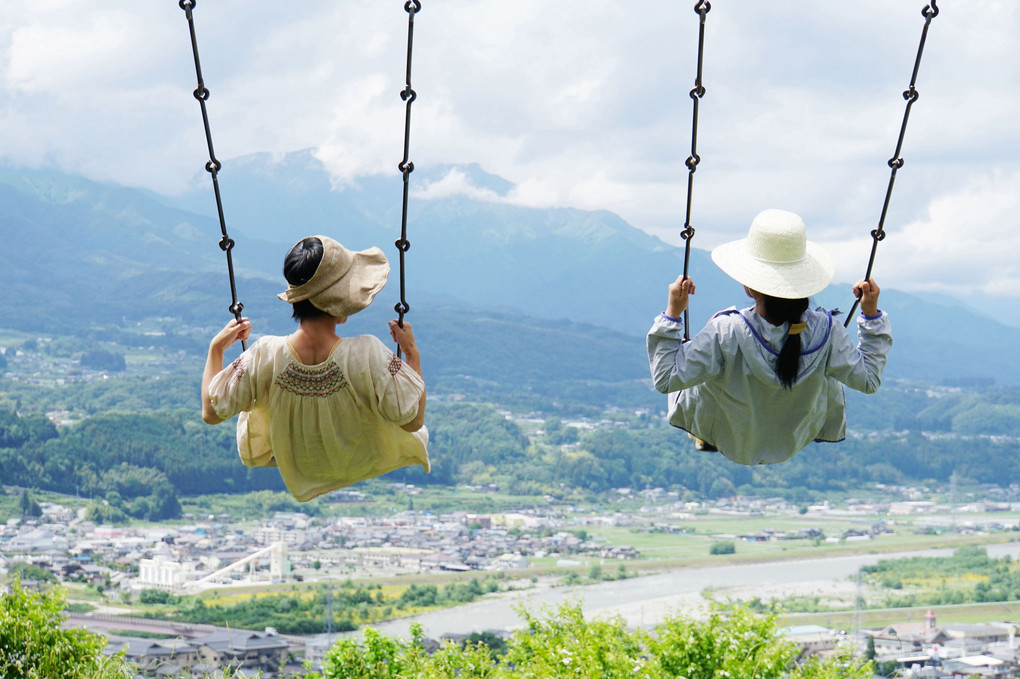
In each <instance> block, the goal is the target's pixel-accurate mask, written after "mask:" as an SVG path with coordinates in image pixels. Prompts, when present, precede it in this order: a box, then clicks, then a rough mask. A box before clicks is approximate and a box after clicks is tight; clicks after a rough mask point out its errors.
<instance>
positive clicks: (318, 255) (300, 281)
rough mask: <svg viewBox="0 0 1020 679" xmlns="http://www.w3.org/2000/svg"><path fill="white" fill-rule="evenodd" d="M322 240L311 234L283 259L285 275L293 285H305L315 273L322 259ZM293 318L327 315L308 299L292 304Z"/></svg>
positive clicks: (302, 318)
mask: <svg viewBox="0 0 1020 679" xmlns="http://www.w3.org/2000/svg"><path fill="white" fill-rule="evenodd" d="M322 254H323V248H322V240H320V239H318V238H316V237H315V236H309V237H308V238H305V239H303V240H301V241H298V243H297V245H295V246H294V247H293V248H291V250H290V252H288V253H287V257H286V258H285V259H284V260H283V277H284V278H286V279H287V282H288V283H290V284H291V285H304V284H305V283H307V282H308V281H310V280H311V279H312V276H314V275H315V270H316V269H318V268H319V262H321V261H322ZM292 307H293V308H292V310H291V318H293V319H294V320H296V321H301V320H304V319H307V318H318V317H320V316H325V315H326V312H325V311H323V310H322V309H319V308H318V307H316V306H315V305H313V304H312V303H311V302H309V301H308V300H307V299H303V300H301V301H300V302H294V303H293V304H292Z"/></svg>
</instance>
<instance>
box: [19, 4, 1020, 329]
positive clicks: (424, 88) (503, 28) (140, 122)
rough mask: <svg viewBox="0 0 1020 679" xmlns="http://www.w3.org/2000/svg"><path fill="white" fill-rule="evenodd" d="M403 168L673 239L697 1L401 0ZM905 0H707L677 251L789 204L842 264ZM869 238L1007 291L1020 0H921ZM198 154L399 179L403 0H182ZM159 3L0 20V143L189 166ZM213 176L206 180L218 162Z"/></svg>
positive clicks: (150, 179)
mask: <svg viewBox="0 0 1020 679" xmlns="http://www.w3.org/2000/svg"><path fill="white" fill-rule="evenodd" d="M421 2H422V9H421V11H420V12H419V13H418V14H417V16H416V19H415V33H414V60H413V71H412V84H413V86H414V88H415V90H416V91H417V94H418V98H417V101H416V102H415V103H414V106H413V113H412V115H413V123H412V134H411V154H410V157H411V160H412V161H414V163H415V165H416V166H417V167H418V168H422V167H427V166H430V165H435V166H439V165H445V164H450V163H477V164H478V165H480V166H481V167H482V168H483V169H484V170H485V171H487V172H490V173H492V174H495V175H498V176H500V177H503V178H505V179H507V180H509V181H510V182H512V183H513V184H514V185H515V189H514V190H513V191H511V192H510V193H509V194H508V195H507V196H496V195H494V194H491V193H487V192H485V191H482V190H480V189H478V188H477V187H473V186H470V185H469V184H468V183H467V181H466V180H465V179H464V176H463V175H461V174H453V175H451V176H448V177H447V178H446V179H445V180H443V181H442V182H441V183H438V184H436V185H434V186H422V185H420V184H419V185H415V184H414V179H413V177H414V175H412V186H413V187H414V190H415V191H416V192H417V194H418V195H420V196H421V197H424V198H429V197H441V196H444V195H450V194H455V193H466V194H469V195H475V196H478V197H481V198H483V199H487V200H498V201H506V202H510V203H513V204H517V205H523V206H533V207H554V206H569V207H576V208H581V209H592V210H594V209H604V210H610V211H612V212H615V213H617V214H619V215H620V216H622V217H623V218H624V219H626V220H627V221H628V222H629V223H630V224H632V225H633V226H635V227H637V228H640V229H643V230H644V231H647V232H648V233H650V234H653V235H655V236H657V237H659V238H661V239H662V240H664V241H665V242H667V243H670V244H677V245H678V244H680V243H681V240H680V237H679V233H680V230H681V229H682V227H683V222H684V211H685V205H686V191H687V169H686V167H685V166H684V160H685V159H686V158H687V156H688V155H689V153H690V145H691V139H690V136H691V114H692V106H691V99H690V97H689V95H688V92H689V90H690V89H691V87H692V86H693V84H694V76H695V67H696V56H697V31H698V17H697V14H696V13H695V12H694V4H695V3H694V2H693V0H691V1H689V2H683V3H677V2H651V1H649V0H584V1H583V2H582V1H581V0H515V2H512V3H510V2H493V1H488V2H485V1H482V0H421ZM925 6H926V3H925V2H921V1H914V0H855V2H810V1H809V0H775V1H773V2H761V0H716V1H715V2H713V3H712V9H711V11H710V12H709V13H708V16H707V22H706V48H705V61H704V85H705V87H706V94H705V97H704V99H703V101H702V104H701V114H700V122H699V135H698V151H699V154H700V156H701V164H700V165H699V167H698V171H697V173H696V174H695V182H694V194H693V215H692V224H693V225H694V227H695V228H696V230H697V232H696V235H695V239H694V241H693V245H694V246H695V247H699V248H704V249H711V248H712V247H714V246H716V245H718V244H720V243H722V242H725V241H728V240H733V239H736V238H740V237H742V236H743V235H745V234H746V232H747V227H748V225H749V224H750V221H751V219H752V218H753V217H754V215H755V214H756V213H757V212H759V211H760V210H763V209H766V208H782V209H787V210H791V211H793V212H796V213H798V214H800V215H801V216H803V217H804V219H805V221H806V223H807V225H808V234H809V238H811V239H812V240H816V241H819V242H821V243H822V244H824V245H825V246H826V247H828V248H829V250H830V251H831V252H832V253H833V255H834V257H835V259H836V262H837V275H836V280H837V281H852V280H856V279H857V278H860V277H861V275H862V274H863V273H864V269H865V267H866V265H867V258H868V253H869V251H870V247H871V236H870V231H871V229H873V228H874V227H875V226H876V225H877V223H878V219H879V215H880V213H881V207H882V201H883V197H884V195H885V191H886V187H887V185H888V182H889V174H890V171H889V167H888V165H887V164H886V163H887V161H888V160H889V159H890V158H891V157H892V155H893V151H894V149H895V145H896V138H897V135H898V132H899V128H900V123H901V121H902V118H903V111H904V100H903V97H902V93H903V91H904V90H905V89H906V87H907V85H908V84H909V82H910V74H911V70H912V68H913V63H914V56H915V54H916V51H917V46H918V41H919V38H920V35H921V28H922V26H923V23H924V20H923V18H922V15H921V10H922V9H923V8H924V7H925ZM938 7H939V10H940V13H939V15H938V16H937V17H936V18H935V19H934V20H933V21H932V23H931V27H930V29H929V35H928V40H927V43H926V46H925V52H924V57H923V61H922V64H921V68H920V72H919V75H918V78H917V90H918V92H919V93H920V98H919V100H918V101H917V103H915V104H914V106H913V108H912V110H911V114H910V121H909V126H908V129H907V134H906V139H905V142H904V147H903V151H902V157H903V158H904V160H905V164H904V166H903V168H902V169H900V170H899V172H898V174H897V177H896V183H895V187H894V191H893V196H892V201H891V206H890V210H889V214H888V217H887V218H886V223H885V229H886V231H887V233H888V237H887V238H886V239H885V240H884V241H883V242H882V243H881V244H880V245H879V251H878V258H877V260H876V264H875V273H874V276H875V278H876V279H877V280H878V281H879V283H880V284H881V285H882V286H883V287H891V288H897V289H900V290H906V291H911V292H926V293H934V294H936V295H938V294H949V295H952V296H955V297H959V298H962V299H966V300H968V301H971V302H972V303H976V304H978V306H983V307H984V308H986V309H993V310H994V309H995V308H1001V305H1002V304H1004V303H1010V302H1013V301H1017V298H1018V297H1020V228H1018V227H1020V217H1018V215H1020V161H1018V158H1020V87H1018V85H1020V41H1018V38H1020V3H1017V2H1015V0H969V1H968V2H966V3H964V2H961V1H960V0H953V1H949V0H942V1H941V2H939V3H938ZM194 17H195V23H196V30H197V34H198V38H199V44H200V51H201V58H202V67H203V75H204V78H205V82H206V85H207V86H208V87H209V89H210V90H211V93H212V96H211V97H210V99H209V102H208V106H209V112H210V118H211V125H212V130H213V135H214V139H215V146H216V154H217V156H218V157H219V158H220V159H221V160H222V161H223V162H224V167H225V169H224V173H227V172H229V160H230V159H231V158H236V157H240V156H244V155H248V154H251V153H257V152H272V153H286V152H291V151H297V150H303V149H309V148H312V149H315V150H316V154H317V156H318V157H319V158H320V159H321V160H322V161H323V162H324V163H325V164H326V166H327V167H328V168H329V170H330V172H331V173H332V174H333V177H334V180H335V182H336V184H337V186H338V187H341V186H343V185H345V184H347V183H350V182H357V180H358V178H359V177H362V176H364V175H368V174H378V173H392V172H396V163H397V162H398V161H399V160H400V158H401V154H402V144H403V115H404V104H403V102H402V101H401V100H400V97H399V93H400V90H401V89H402V88H403V82H404V68H405V50H406V40H407V14H406V12H405V11H404V9H403V3H402V1H398V0H345V1H343V2H337V1H336V0H301V1H300V2H292V3H270V2H251V1H250V0H246V1H242V0H198V2H197V5H196V7H195V10H194ZM195 85H196V74H195V69H194V62H193V60H192V54H191V46H190V40H189V36H188V26H187V21H186V17H185V13H184V12H183V11H182V10H181V9H180V8H179V6H178V3H177V0H104V1H103V2H98V3H97V2H85V1H83V0H32V1H31V2H13V1H11V2H7V3H5V7H4V11H3V12H2V13H0V161H3V162H7V163H12V164H15V165H20V166H32V167H36V166H47V167H56V168H59V169H62V170H65V171H71V172H78V173H81V174H84V175H86V176H88V177H91V178H94V179H97V180H102V181H112V182H117V183H121V184H127V185H132V186H141V187H146V188H151V189H153V190H156V191H159V192H161V193H164V194H173V193H177V192H181V191H183V190H185V189H186V188H187V187H189V186H191V185H193V183H194V182H195V181H199V180H201V181H206V182H207V181H208V180H207V179H206V178H205V175H204V173H203V172H202V171H201V170H202V166H203V165H204V163H205V160H206V159H207V158H208V152H207V150H206V148H205V139H204V133H203V131H202V125H201V114H200V109H199V106H198V104H197V103H196V101H195V99H194V98H193V97H192V94H191V92H192V90H193V89H194V88H195ZM227 176H228V175H227V174H224V175H221V177H223V178H224V179H225V178H226V177H227Z"/></svg>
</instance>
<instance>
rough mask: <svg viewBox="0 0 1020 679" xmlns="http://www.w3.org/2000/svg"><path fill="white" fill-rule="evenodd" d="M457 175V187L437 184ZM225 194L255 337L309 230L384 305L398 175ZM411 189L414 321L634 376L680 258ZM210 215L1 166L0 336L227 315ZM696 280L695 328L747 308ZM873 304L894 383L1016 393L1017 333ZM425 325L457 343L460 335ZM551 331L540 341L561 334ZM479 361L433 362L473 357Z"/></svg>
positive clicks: (393, 292) (463, 180)
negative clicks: (606, 342)
mask: <svg viewBox="0 0 1020 679" xmlns="http://www.w3.org/2000/svg"><path fill="white" fill-rule="evenodd" d="M451 172H453V173H456V176H455V179H457V181H458V182H460V189H461V190H449V191H445V192H444V191H442V190H438V189H442V188H443V185H442V184H441V183H442V182H443V181H444V180H447V181H449V178H450V177H451ZM200 179H204V178H200ZM220 184H221V190H222V193H223V198H224V209H225V212H226V214H227V222H228V228H229V231H230V235H231V236H232V237H233V238H234V239H235V240H236V242H237V247H236V248H235V250H234V257H235V265H236V267H237V273H238V289H239V297H240V299H241V301H242V302H243V303H244V304H245V307H246V313H248V314H250V315H252V317H253V318H256V319H258V320H259V321H260V323H261V327H264V328H267V330H272V329H274V328H282V327H289V326H287V324H288V323H289V319H287V318H286V313H285V310H284V309H282V308H281V306H280V305H281V304H282V303H280V302H279V301H277V300H275V298H274V296H273V295H274V294H275V292H277V291H278V290H279V289H280V287H281V286H282V285H283V283H282V275H281V273H280V268H281V264H282V259H283V255H284V253H285V252H286V250H287V248H288V247H289V246H290V245H291V244H292V243H293V242H294V241H296V240H297V239H298V238H300V237H302V236H305V235H309V234H313V233H324V234H328V235H331V236H333V237H336V238H337V239H338V240H341V241H342V242H344V243H345V244H347V245H349V246H351V247H355V248H359V249H360V248H365V247H369V246H371V245H379V246H380V247H382V248H383V250H384V251H385V252H386V253H387V255H388V256H389V257H390V258H391V261H392V263H393V265H394V273H393V274H392V276H391V281H390V284H389V286H388V287H387V288H386V289H385V290H384V291H383V293H382V294H381V295H380V297H379V298H378V300H379V301H378V302H377V305H376V307H377V308H375V307H374V308H373V311H377V312H378V313H380V314H384V313H387V312H386V311H385V310H386V309H387V308H392V305H393V303H394V302H395V301H396V296H397V286H396V271H395V266H396V254H395V253H396V250H395V248H394V247H393V241H394V240H395V238H396V237H397V235H398V233H399V225H400V193H401V180H400V176H399V173H397V172H396V171H394V174H393V176H392V177H389V176H387V177H363V178H359V179H358V180H357V181H356V182H352V183H351V184H349V185H345V186H339V187H334V186H333V182H332V181H331V178H330V176H329V174H328V173H327V172H326V171H325V169H324V168H323V167H322V165H321V163H319V162H318V161H317V160H316V159H315V158H314V155H313V154H312V153H311V152H309V151H304V152H298V153H293V154H288V155H285V156H282V157H277V156H271V155H269V154H258V155H254V156H249V157H245V158H240V159H235V160H227V161H225V162H224V168H223V171H222V172H221V175H220ZM412 186H413V187H414V188H413V196H414V197H412V200H411V205H410V218H409V239H410V241H411V244H412V245H411V250H410V251H409V252H408V254H407V266H408V301H409V302H410V304H411V307H412V311H411V314H410V316H409V318H410V319H411V321H412V322H417V321H416V319H419V318H420V319H421V320H422V322H423V323H424V325H425V326H429V323H428V321H426V320H425V318H424V314H427V313H429V311H430V310H431V309H437V308H439V307H446V308H451V309H452V308H456V309H457V310H458V314H457V315H456V316H457V318H461V319H462V320H461V321H458V322H463V318H464V317H465V316H464V314H468V315H472V314H473V315H474V317H478V318H482V317H485V315H486V314H487V313H489V314H492V313H498V314H499V315H500V317H501V319H502V320H501V322H500V324H499V332H502V333H507V332H514V329H513V327H514V322H513V321H511V320H509V319H518V320H517V321H516V322H518V323H520V324H522V326H523V325H526V324H527V323H528V317H535V318H541V319H551V320H556V319H564V320H566V321H570V322H572V323H574V325H573V326H572V330H571V332H570V333H568V334H565V335H564V336H563V338H562V341H563V342H565V343H567V344H568V346H569V345H571V344H574V343H583V342H585V339H584V335H585V333H590V334H591V336H592V337H595V336H597V335H598V333H599V332H600V331H599V328H606V329H609V330H611V331H613V332H614V334H619V335H621V336H629V337H633V338H634V349H633V351H634V354H635V356H636V359H635V364H636V365H637V366H638V367H640V364H641V362H642V361H643V354H644V349H643V335H644V332H645V330H646V329H647V327H648V325H649V323H650V321H651V318H652V317H653V316H654V315H655V313H657V312H658V311H661V308H662V305H663V300H664V298H665V291H666V285H667V284H668V283H669V282H670V281H671V280H672V279H673V278H674V277H675V276H676V275H677V274H678V273H679V271H680V270H681V268H682V251H681V250H679V249H678V248H674V247H672V246H669V245H667V244H665V243H663V242H662V241H660V240H658V239H656V238H654V237H652V236H649V235H647V234H645V233H644V232H642V231H640V230H639V229H636V228H634V227H632V226H630V225H628V224H627V223H626V222H625V221H623V220H622V219H620V218H619V217H618V216H616V215H614V214H612V213H610V212H606V211H584V210H576V209H569V208H556V209H537V208H524V207H519V206H515V205H512V204H510V203H509V202H507V201H506V199H505V198H506V196H507V195H508V192H509V191H511V190H512V188H513V187H512V185H511V184H510V183H509V182H506V181H505V180H503V179H501V178H499V177H495V176H493V175H490V174H487V173H485V172H484V171H483V170H482V169H481V168H479V167H477V166H456V167H452V166H451V167H442V168H430V169H427V170H426V169H419V170H418V171H416V172H415V173H414V174H413V175H412ZM465 187H466V189H467V190H463V189H465ZM454 188H456V187H454ZM430 196H432V197H430ZM214 215H215V202H214V200H213V195H212V189H211V187H210V186H209V185H208V180H207V179H205V181H201V180H200V181H196V182H195V188H194V190H192V191H190V192H188V193H187V194H185V195H182V196H174V197H168V196H159V195H157V194H154V193H152V192H150V191H145V190H140V189H133V188H126V187H122V186H116V185H111V184H102V183H97V182H93V181H90V180H88V179H86V178H83V177H80V176H74V175H67V174H63V173H60V172H57V171H53V170H30V169H25V168H14V167H3V168H0V235H2V239H3V243H4V247H3V249H2V253H0V284H2V286H3V289H4V291H5V293H4V295H3V296H2V298H0V326H8V327H20V328H35V329H39V330H44V329H56V328H60V327H62V326H66V325H67V324H68V323H69V322H75V323H81V324H85V325H88V324H103V323H115V322H120V321H122V320H123V319H125V318H127V319H132V318H143V317H152V316H169V317H176V318H179V319H180V321H181V323H182V324H183V325H187V326H202V327H204V326H213V325H216V324H218V323H221V322H223V321H224V320H225V319H226V318H227V315H226V311H225V309H226V306H227V304H228V303H229V290H228V287H227V283H226V275H225V270H226V267H225V264H224V256H223V253H222V252H221V251H220V249H219V248H218V247H217V242H218V240H219V225H218V222H217V220H216V218H215V216H214ZM691 274H692V276H693V277H694V278H695V280H696V281H697V282H698V284H699V286H698V287H699V290H698V294H697V295H696V296H695V297H694V299H693V303H692V325H693V326H694V327H695V328H698V327H700V326H701V325H702V324H703V323H704V322H705V321H706V320H707V318H708V317H709V316H710V315H711V313H713V312H714V311H716V310H718V309H721V308H725V307H727V306H730V305H733V304H737V305H743V304H744V303H745V302H746V300H744V299H741V297H742V292H741V290H740V288H739V286H738V285H736V284H735V283H733V282H732V281H731V280H730V279H729V278H727V277H726V276H725V275H724V274H722V273H721V272H720V271H718V269H717V268H716V267H715V266H714V265H712V264H711V261H710V258H709V257H708V253H707V252H704V251H702V250H699V249H697V248H695V249H694V250H693V252H692V260H691ZM879 282H881V281H879ZM839 287H840V286H832V287H831V288H830V289H829V290H827V291H826V292H825V293H823V294H822V295H821V296H819V299H818V300H817V301H818V303H820V304H823V305H825V306H828V307H832V306H840V307H842V308H844V309H848V308H849V307H850V305H851V303H852V297H851V296H850V293H849V291H848V290H841V289H839ZM954 306H955V305H954ZM882 307H883V308H884V309H886V310H887V311H889V312H890V314H891V315H892V317H893V328H894V336H895V346H894V349H893V354H892V357H891V360H890V363H889V368H888V372H887V375H888V376H889V377H898V378H906V379H925V380H935V381H938V380H941V379H943V378H950V379H960V378H972V377H976V378H993V379H995V380H997V381H998V382H999V383H1003V384H1020V358H1018V357H1016V356H1015V352H1013V351H1012V348H1013V347H1015V346H1017V345H1018V344H1020V329H1016V328H1010V327H1008V326H1005V325H1002V324H999V323H997V322H996V321H995V320H994V319H991V318H988V317H987V316H985V315H983V314H979V313H975V312H973V311H972V310H970V309H968V308H967V307H965V306H964V305H962V304H960V305H959V306H955V308H952V309H947V308H944V307H943V306H942V305H939V304H935V303H932V302H930V301H928V300H926V299H923V298H920V297H917V296H913V295H908V294H906V293H901V292H898V291H895V290H889V289H886V290H884V291H883V293H882ZM415 314H422V316H416V315H415ZM449 318H450V319H452V318H453V316H450V317H449ZM450 322H453V321H452V320H451V321H450ZM543 323H544V322H543ZM577 324H584V325H577ZM585 328H588V329H587V330H586V329H585ZM430 330H431V331H433V332H437V333H443V332H449V334H450V335H451V336H463V333H460V332H459V330H460V329H459V328H455V329H449V328H447V329H444V328H442V327H432V328H430ZM453 330H457V332H453ZM553 336H554V335H552V334H546V335H544V337H546V338H547V339H546V340H543V341H555V340H553V339H552V337H553ZM423 339H424V338H423ZM492 339H493V340H494V341H491V342H487V343H486V344H485V347H486V350H487V351H499V345H500V344H499V341H498V339H499V338H498V337H497V338H492ZM593 346H594V345H593ZM588 349H590V347H587V348H584V350H583V353H585V355H589V356H591V360H592V363H593V364H592V365H591V366H590V370H591V375H592V376H595V375H597V374H598V372H599V370H600V369H601V368H602V366H600V365H598V354H597V353H590V352H589V351H588ZM472 351H473V348H467V350H466V351H465V352H464V354H463V355H461V356H455V357H444V361H450V360H469V356H470V354H471V352H472ZM618 356H619V355H618V354H615V353H614V355H613V357H610V356H607V357H606V358H607V360H614V361H615V360H618ZM505 359H506V360H507V361H508V362H509V364H508V369H517V370H521V371H524V370H525V369H526V367H525V366H517V365H513V361H514V359H515V357H514V356H506V357H505ZM540 377H541V376H540V375H536V376H535V378H536V379H540ZM583 377H587V376H584V375H579V378H583Z"/></svg>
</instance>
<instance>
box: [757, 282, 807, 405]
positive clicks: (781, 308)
mask: <svg viewBox="0 0 1020 679" xmlns="http://www.w3.org/2000/svg"><path fill="white" fill-rule="evenodd" d="M764 297H765V315H766V316H767V317H768V319H769V320H770V321H772V322H773V323H799V322H800V317H801V316H803V315H804V312H805V311H807V308H808V300H807V297H803V298H801V299H783V298H781V297H770V296H769V295H764ZM799 368H800V334H799V333H798V334H796V335H787V336H786V341H785V342H783V348H782V349H780V350H779V359H778V360H777V361H776V377H778V378H779V382H780V383H781V384H782V385H783V386H784V387H786V388H787V389H792V388H793V383H794V382H796V381H797V372H798V370H799Z"/></svg>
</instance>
